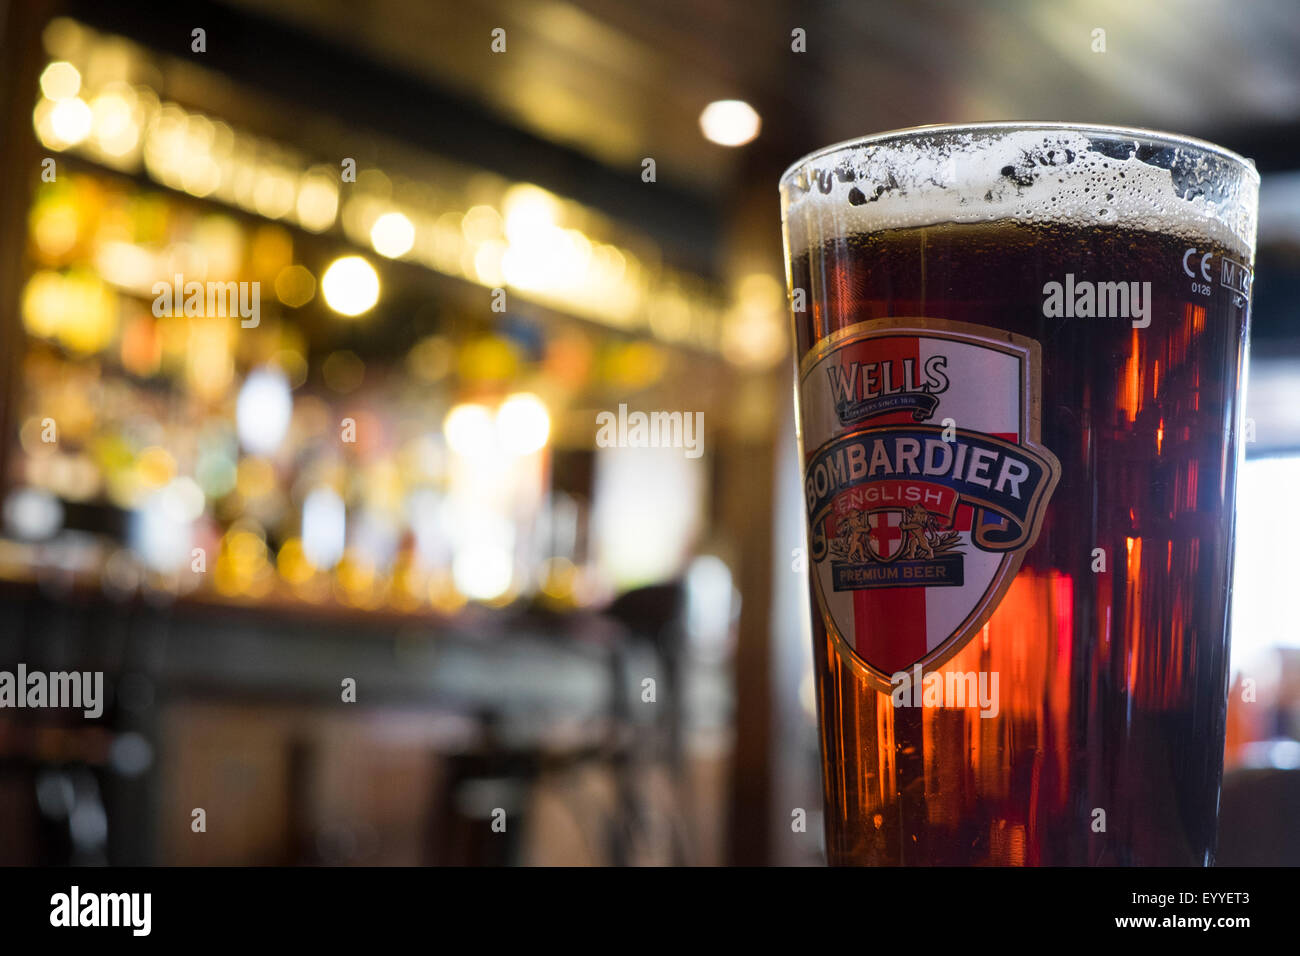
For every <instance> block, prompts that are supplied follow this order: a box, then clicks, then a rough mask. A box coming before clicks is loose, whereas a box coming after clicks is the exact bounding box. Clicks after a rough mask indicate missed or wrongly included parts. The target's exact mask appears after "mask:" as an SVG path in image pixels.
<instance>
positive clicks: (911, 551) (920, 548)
mask: <svg viewBox="0 0 1300 956" xmlns="http://www.w3.org/2000/svg"><path fill="white" fill-rule="evenodd" d="M898 527H899V530H901V531H902V532H903V533H904V537H903V553H902V555H900V557H902V558H903V559H904V560H906V559H908V558H921V557H925V558H933V557H934V547H933V545H932V544H931V535H932V534H933V535H937V534H938V533H939V526H938V523H937V522H936V521H935V516H934V514H933V513H931V512H929V511H926V510H925V509H924V508H923V507H921V506H920V505H912V507H910V508H908V509H907V511H905V512H904V513H903V520H902V521H901V522H899V525H898Z"/></svg>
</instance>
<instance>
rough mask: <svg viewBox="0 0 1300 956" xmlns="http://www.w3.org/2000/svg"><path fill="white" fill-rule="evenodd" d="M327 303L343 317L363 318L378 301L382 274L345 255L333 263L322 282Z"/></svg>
mask: <svg viewBox="0 0 1300 956" xmlns="http://www.w3.org/2000/svg"><path fill="white" fill-rule="evenodd" d="M320 290H321V294H322V295H324V296H325V303H326V304H327V305H328V306H329V307H330V308H331V309H333V310H334V311H335V312H338V313H339V314H340V315H347V316H354V315H360V314H361V313H362V312H367V311H369V310H370V309H372V308H374V305H375V303H376V302H378V301H379V274H378V273H377V272H375V267H374V266H372V265H371V264H370V263H369V262H367V261H366V260H365V259H363V258H361V257H360V256H343V257H342V258H341V259H335V260H334V261H333V262H331V263H330V265H329V268H328V269H326V270H325V275H324V276H322V277H321V280H320Z"/></svg>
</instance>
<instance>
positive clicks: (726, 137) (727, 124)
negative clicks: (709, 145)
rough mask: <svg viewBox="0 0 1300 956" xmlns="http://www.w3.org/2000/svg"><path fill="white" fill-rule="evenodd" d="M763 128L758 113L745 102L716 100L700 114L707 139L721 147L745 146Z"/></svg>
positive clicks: (701, 126)
mask: <svg viewBox="0 0 1300 956" xmlns="http://www.w3.org/2000/svg"><path fill="white" fill-rule="evenodd" d="M761 126H762V120H761V119H759V116H758V113H757V112H755V110H754V107H752V106H750V105H749V104H748V103H746V102H745V101H744V100H715V101H714V102H712V103H710V104H709V105H708V106H706V107H704V112H702V113H701V114H700V129H701V130H702V131H703V132H704V137H705V139H707V140H709V141H710V142H713V143H717V144H718V145H719V146H744V145H745V144H746V143H748V142H749V141H750V140H752V139H753V138H754V137H755V136H757V135H758V131H759V128H760V127H761Z"/></svg>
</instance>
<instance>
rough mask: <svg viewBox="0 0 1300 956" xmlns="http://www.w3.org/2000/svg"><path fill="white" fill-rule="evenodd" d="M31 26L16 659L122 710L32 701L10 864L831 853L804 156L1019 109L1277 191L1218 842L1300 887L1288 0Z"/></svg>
mask: <svg viewBox="0 0 1300 956" xmlns="http://www.w3.org/2000/svg"><path fill="white" fill-rule="evenodd" d="M4 15H5V19H4V25H3V29H4V33H3V38H2V42H3V48H4V57H5V59H4V62H5V65H6V67H7V69H6V70H5V71H4V73H3V76H0V98H3V100H4V103H5V107H6V112H5V117H6V129H5V134H6V135H5V137H4V141H5V143H6V149H5V151H4V153H3V156H0V163H3V165H4V170H3V172H4V181H5V182H6V183H8V184H9V187H10V188H8V189H7V190H6V191H5V192H4V194H3V195H0V237H3V238H0V329H2V330H3V332H2V334H3V351H2V353H0V354H2V355H3V362H4V383H5V388H4V393H3V404H2V405H0V428H2V429H3V431H2V432H0V480H2V490H3V495H4V499H3V500H4V505H3V534H2V536H0V621H3V627H2V628H0V667H6V668H11V667H12V666H14V665H15V664H16V663H17V662H19V661H22V662H25V663H26V665H27V666H28V667H29V668H31V669H44V670H51V671H53V670H73V669H77V670H102V671H103V672H104V673H105V681H106V688H107V704H106V708H105V712H104V716H103V717H102V718H101V719H99V720H97V721H87V720H83V719H82V718H81V717H80V715H79V714H77V713H75V712H73V713H70V712H66V711H62V712H61V711H54V710H45V711H39V712H38V711H31V710H22V711H19V710H6V711H3V712H0V821H3V822H2V823H0V863H4V864H32V863H46V864H67V863H73V864H488V865H490V864H643V865H649V864H697V865H715V864H728V863H731V864H769V863H775V864H791V865H803V864H812V863H817V862H820V860H821V850H820V831H821V823H820V818H819V807H820V800H821V798H820V782H819V780H818V767H817V761H816V738H815V734H814V725H813V721H814V716H815V715H814V713H813V705H812V681H811V674H810V670H809V669H810V664H811V662H810V657H811V655H810V646H809V638H808V635H807V633H806V615H807V613H808V612H807V606H806V592H805V590H804V588H805V586H806V585H805V581H804V577H803V563H802V551H801V550H800V549H801V547H802V543H803V523H802V519H801V517H800V505H799V497H800V495H799V477H798V467H797V463H796V461H795V454H794V442H793V425H792V422H791V413H790V408H789V405H790V402H789V388H790V370H789V365H788V362H789V355H788V345H787V342H786V339H787V336H788V330H787V315H786V311H785V308H786V306H785V293H784V279H783V273H782V264H781V263H782V257H781V250H780V234H779V218H778V209H777V200H776V181H777V177H778V176H779V174H780V172H781V170H782V169H783V168H784V167H785V166H786V165H787V164H788V163H789V162H791V161H793V160H794V159H796V158H797V157H798V156H799V155H801V154H803V153H805V152H807V151H809V150H811V149H813V148H816V147H818V146H821V145H824V144H826V143H830V142H834V141H837V140H841V139H845V138H848V137H852V136H855V135H859V134H863V133H866V132H871V131H876V130H881V129H889V128H895V127H903V126H910V125H916V124H920V123H930V122H952V121H972V120H990V119H1025V118H1032V119H1055V120H1078V121H1091V122H1107V123H1122V124H1129V125H1140V126H1151V127H1156V128H1166V129H1171V130H1175V131H1179V132H1185V133H1190V134H1193V135H1198V136H1202V137H1205V138H1209V139H1212V140H1214V141H1216V142H1220V143H1222V144H1224V145H1226V146H1228V147H1230V148H1233V149H1236V150H1239V151H1241V152H1243V153H1245V154H1246V155H1248V156H1251V157H1253V158H1254V159H1255V160H1256V162H1257V164H1258V166H1259V168H1260V170H1261V172H1262V173H1263V175H1264V191H1263V200H1262V205H1263V208H1262V210H1261V213H1262V215H1261V235H1260V240H1261V243H1260V253H1259V260H1258V269H1257V278H1256V284H1255V290H1256V292H1255V295H1256V304H1255V312H1254V316H1255V317H1254V333H1253V342H1252V352H1251V369H1250V391H1249V396H1248V406H1249V407H1248V414H1249V415H1250V416H1251V426H1250V427H1252V428H1253V429H1254V436H1255V437H1254V440H1253V442H1252V443H1251V444H1250V445H1249V446H1248V449H1249V450H1248V455H1249V457H1250V461H1249V462H1248V463H1247V466H1246V472H1245V475H1244V477H1243V486H1242V491H1243V494H1242V507H1241V510H1240V515H1239V518H1240V520H1239V538H1240V542H1239V543H1240V548H1239V554H1238V583H1237V588H1236V590H1237V594H1236V598H1235V605H1234V677H1233V680H1234V689H1233V694H1232V697H1231V704H1230V733H1229V741H1228V766H1229V768H1230V773H1229V776H1228V780H1227V784H1226V786H1225V795H1224V823H1223V838H1222V846H1221V851H1220V860H1221V862H1224V863H1233V862H1288V863H1293V864H1294V863H1296V862H1300V831H1298V830H1297V828H1296V826H1295V823H1294V819H1293V817H1294V814H1293V813H1292V812H1291V811H1293V810H1294V807H1295V806H1296V805H1297V799H1298V797H1300V786H1298V785H1297V783H1296V780H1297V776H1298V775H1300V637H1297V633H1296V629H1295V628H1294V626H1293V624H1292V623H1291V618H1290V615H1289V613H1288V610H1287V603H1286V598H1285V595H1286V594H1287V593H1288V592H1287V588H1288V586H1289V585H1290V583H1291V579H1292V578H1293V577H1294V574H1295V572H1296V571H1297V570H1300V561H1297V558H1296V552H1295V549H1294V548H1292V547H1291V545H1290V543H1291V542H1292V541H1295V540H1300V518H1297V517H1296V509H1294V508H1292V507H1291V506H1290V505H1289V504H1288V503H1287V490H1288V489H1290V488H1293V487H1295V486H1296V484H1297V483H1300V411H1297V409H1300V321H1297V320H1298V319H1300V316H1298V315H1297V310H1298V309H1300V306H1297V305H1296V303H1297V302H1300V153H1298V151H1297V147H1298V146H1300V57H1297V55H1296V53H1297V51H1298V50H1300V20H1297V18H1296V17H1295V16H1294V8H1293V6H1292V5H1290V4H1288V3H1285V2H1282V0H1277V2H1264V3H1259V4H1254V5H1251V6H1250V8H1249V9H1247V10H1240V9H1234V8H1231V7H1229V6H1227V5H1220V4H1212V3H1208V2H1189V3H1183V4H1169V5H1162V6H1161V9H1160V11H1159V12H1158V13H1157V12H1156V11H1154V10H1153V9H1150V8H1147V7H1146V6H1134V5H1132V4H1122V3H1118V2H1104V3H1090V4H1082V3H1061V4H1052V5H1042V4H1032V3H1021V2H1010V0H1008V2H1002V3H995V4H986V5H979V6H978V7H977V6H974V5H972V6H970V7H968V8H964V7H952V6H950V5H947V4H941V3H937V2H924V3H915V4H887V3H878V2H871V3H862V4H847V3H846V4H837V3H815V4H811V5H800V4H793V3H765V4H758V5H740V4H724V3H720V2H713V0H709V2H705V3H685V2H678V0H671V2H668V3H663V4H654V5H642V4H624V3H615V2H612V0H610V2H602V0H582V2H574V3H568V2H550V3H539V4H526V3H508V2H504V0H489V2H486V3H482V4H474V5H472V6H467V5H464V4H453V3H444V2H441V0H438V2H429V3H415V2H411V3H403V2H398V0H366V2H348V3H343V2H334V0H330V2H308V0H300V2H299V0H295V2H288V3H270V2H261V0H238V2H231V3H221V4H218V3H202V4H196V5H193V6H191V7H187V8H186V9H184V10H181V9H178V8H177V7H176V6H175V5H172V4H166V3H161V2H145V3H140V4H136V5H134V6H131V7H129V8H128V7H125V6H122V7H119V6H117V5H103V4H99V3H93V2H88V0H84V2H67V3H62V2H49V0H41V2H35V3H20V4H9V5H7V6H6V7H5V14H4ZM1097 28H1103V29H1105V30H1106V31H1107V33H1106V42H1105V46H1106V49H1105V52H1104V53H1099V52H1097V51H1096V50H1095V49H1094V48H1093V47H1094V46H1095V36H1094V32H1093V31H1094V30H1095V29H1097ZM196 29H201V30H202V31H203V34H202V43H203V49H202V50H201V51H196V43H197V40H196V38H195V34H194V32H193V31H195V30H196ZM495 30H502V31H504V33H503V34H502V37H501V39H502V41H503V42H504V44H505V47H504V50H502V51H500V52H494V50H493V42H494V32H493V31H495ZM799 31H803V34H804V37H805V42H804V46H803V49H799V45H800V41H799V38H798V32H799ZM732 99H743V100H745V101H747V102H748V103H750V104H752V106H753V108H754V109H755V110H756V111H757V116H750V115H749V114H746V113H745V112H744V111H743V110H740V109H738V108H736V107H734V106H732V107H721V108H720V118H719V114H718V113H717V112H715V115H714V119H713V122H712V123H711V124H706V127H707V128H705V129H703V130H702V128H701V112H702V111H703V110H704V109H705V107H706V106H708V104H710V103H711V102H714V101H727V100H732ZM758 118H761V129H758V128H754V129H748V128H746V124H747V123H748V122H752V121H753V120H755V119H758ZM755 133H757V138H756V139H752V142H751V141H748V140H747V139H746V137H751V138H752V136H753V134H755ZM706 134H707V135H706ZM710 137H711V138H712V141H711V139H710ZM742 140H744V141H745V142H743V143H741V144H740V145H738V146H736V147H734V148H731V147H729V146H727V145H723V143H727V142H732V143H735V142H739V141H742ZM46 161H52V165H49V164H48V163H47V162H46ZM648 161H653V162H648ZM51 171H52V174H51ZM349 171H351V172H352V173H354V174H355V175H354V177H352V178H350V176H349ZM190 282H196V283H199V284H200V285H199V287H198V288H199V290H200V292H201V293H202V294H201V295H200V296H199V298H198V299H194V298H192V297H191V295H190V294H189V289H188V288H187V287H188V283H190ZM159 283H162V284H163V286H162V287H161V288H162V289H163V294H162V299H163V300H165V301H160V291H159V290H160V286H159V285H158V284H159ZM253 283H256V284H257V285H256V288H257V289H258V291H259V299H258V309H257V310H256V312H255V313H254V312H253V310H251V309H248V310H246V311H245V312H242V313H241V312H239V311H238V309H237V308H235V304H236V303H237V302H238V301H239V298H238V296H239V293H240V292H244V293H245V295H246V299H245V301H244V304H245V305H251V302H250V301H248V300H247V293H248V292H249V291H250V290H251V289H252V288H254V286H253ZM213 288H215V289H216V290H217V293H216V300H217V301H218V302H220V301H226V302H227V303H228V304H229V306H230V307H229V308H224V309H214V308H213V304H214V300H213V299H211V298H209V293H208V290H210V289H213ZM172 292H176V293H178V294H176V295H172V294H171V293H172ZM227 293H228V294H229V295H230V296H232V298H230V299H228V300H222V298H221V297H222V296H223V295H225V294H227ZM638 411H640V412H652V411H657V412H661V413H668V414H676V415H677V416H678V418H677V419H676V420H675V421H676V422H678V423H680V425H681V427H682V429H683V431H682V432H681V435H682V436H683V442H682V443H681V446H680V447H667V448H635V447H625V446H626V443H623V444H622V445H620V444H618V443H613V444H611V443H610V442H608V441H606V440H605V438H606V437H609V436H608V435H606V434H604V433H602V431H601V426H600V423H601V422H602V420H607V419H609V418H612V419H613V420H614V421H616V422H627V421H629V420H630V416H631V415H632V414H633V413H635V412H638ZM696 422H698V423H699V428H698V431H695V432H692V431H691V426H692V424H693V423H696ZM692 436H693V437H692ZM348 680H350V681H352V682H354V686H355V702H354V703H353V702H345V701H344V695H345V693H347V691H346V688H345V687H344V684H345V682H346V681H348ZM1252 681H1253V683H1250V682H1252ZM1243 692H1244V696H1243ZM1251 696H1253V697H1254V699H1253V700H1246V699H1244V698H1249V697H1251ZM195 808H203V809H204V810H205V811H206V817H207V834H206V837H205V838H196V837H195V835H194V834H193V833H192V831H191V826H190V824H191V814H192V811H193V809H195ZM498 808H500V809H504V810H505V811H506V816H507V820H508V826H507V830H506V833H505V834H494V833H493V832H492V831H491V829H490V826H489V822H490V820H491V818H492V814H493V811H494V810H496V809H498ZM796 808H803V809H805V810H806V811H807V830H806V832H800V831H798V830H795V829H792V826H791V819H792V812H793V811H794V810H795V809H796Z"/></svg>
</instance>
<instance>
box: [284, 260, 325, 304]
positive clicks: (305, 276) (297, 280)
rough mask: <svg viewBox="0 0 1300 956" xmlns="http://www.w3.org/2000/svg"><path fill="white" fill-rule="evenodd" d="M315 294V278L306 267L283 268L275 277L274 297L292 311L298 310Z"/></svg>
mask: <svg viewBox="0 0 1300 956" xmlns="http://www.w3.org/2000/svg"><path fill="white" fill-rule="evenodd" d="M315 294H316V277H315V276H313V275H312V274H311V272H309V271H308V270H307V267H306V266H301V265H292V266H285V267H284V268H283V269H281V270H280V271H279V272H278V273H277V274H276V277H275V297H276V298H277V299H279V300H280V301H281V302H283V303H284V304H285V305H287V306H289V307H290V308H293V309H300V308H302V307H303V306H304V305H306V304H307V303H308V302H310V301H311V300H312V297H313V296H314V295H315Z"/></svg>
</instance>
